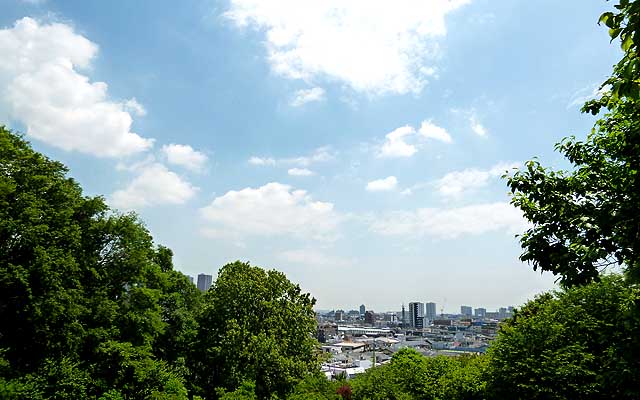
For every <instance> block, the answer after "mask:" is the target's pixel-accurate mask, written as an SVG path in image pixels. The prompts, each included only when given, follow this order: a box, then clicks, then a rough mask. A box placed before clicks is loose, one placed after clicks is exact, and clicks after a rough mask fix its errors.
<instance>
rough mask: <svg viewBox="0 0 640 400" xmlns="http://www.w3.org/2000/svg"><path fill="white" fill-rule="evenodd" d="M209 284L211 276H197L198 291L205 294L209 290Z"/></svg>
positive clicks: (211, 279)
mask: <svg viewBox="0 0 640 400" xmlns="http://www.w3.org/2000/svg"><path fill="white" fill-rule="evenodd" d="M211 282H213V277H212V276H211V275H207V274H198V289H200V291H202V292H206V291H207V290H209V287H210V286H211Z"/></svg>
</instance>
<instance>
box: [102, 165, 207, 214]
mask: <svg viewBox="0 0 640 400" xmlns="http://www.w3.org/2000/svg"><path fill="white" fill-rule="evenodd" d="M137 168H138V175H137V176H136V177H135V178H134V179H133V180H132V181H131V183H129V185H127V187H126V188H124V189H121V190H117V191H115V192H114V193H113V194H112V195H111V197H110V199H109V204H110V205H112V206H113V207H116V208H119V209H123V210H131V209H139V208H142V207H147V206H154V205H164V204H184V203H185V202H187V201H188V200H190V199H191V198H192V197H194V196H195V195H196V193H197V192H198V190H199V189H198V188H197V187H194V186H192V185H191V184H190V183H189V182H186V181H185V180H183V179H182V178H181V177H180V176H179V175H178V174H176V173H175V172H172V171H169V170H168V169H167V167H165V166H164V165H162V164H160V163H156V162H154V163H150V164H146V165H140V166H138V167H137Z"/></svg>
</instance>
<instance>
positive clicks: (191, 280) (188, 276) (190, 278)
mask: <svg viewBox="0 0 640 400" xmlns="http://www.w3.org/2000/svg"><path fill="white" fill-rule="evenodd" d="M187 278H189V282H191V283H193V276H191V275H187Z"/></svg>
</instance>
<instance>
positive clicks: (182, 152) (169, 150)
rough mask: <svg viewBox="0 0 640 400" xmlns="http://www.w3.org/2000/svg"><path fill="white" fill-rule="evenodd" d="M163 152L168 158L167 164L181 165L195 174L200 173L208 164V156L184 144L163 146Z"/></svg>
mask: <svg viewBox="0 0 640 400" xmlns="http://www.w3.org/2000/svg"><path fill="white" fill-rule="evenodd" d="M162 152H163V153H164V155H165V156H166V157H167V162H168V163H169V164H173V165H179V166H181V167H184V168H187V169H188V170H191V171H194V172H200V171H202V170H203V169H204V167H205V166H206V164H207V160H208V159H207V156H206V155H205V154H203V153H201V152H199V151H196V150H194V149H193V147H191V146H188V145H184V144H173V143H172V144H169V145H164V146H162Z"/></svg>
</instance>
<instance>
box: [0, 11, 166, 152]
mask: <svg viewBox="0 0 640 400" xmlns="http://www.w3.org/2000/svg"><path fill="white" fill-rule="evenodd" d="M97 52H98V46H97V45H96V44H94V43H92V42H91V41H89V40H88V39H86V38H85V37H83V36H82V35H79V34H77V33H76V32H74V30H73V29H72V28H71V27H70V26H68V25H65V24H61V23H51V24H40V23H39V22H37V21H36V20H34V19H32V18H23V19H21V20H18V21H17V22H16V23H15V24H14V26H13V27H12V28H6V29H0V54H2V57H3V60H2V63H0V88H2V89H0V90H1V92H0V109H4V111H5V113H6V114H8V116H9V117H10V118H13V119H15V120H18V121H21V122H22V123H24V124H25V125H26V128H27V134H28V135H29V136H31V137H34V138H36V139H38V140H41V141H43V142H46V143H48V144H50V145H52V146H55V147H58V148H61V149H64V150H68V151H80V152H83V153H88V154H92V155H95V156H98V157H121V156H127V155H131V154H135V153H139V152H143V151H145V150H147V149H149V148H150V147H151V146H152V145H153V140H152V139H145V138H143V137H141V136H139V135H138V134H136V133H134V132H132V131H131V125H132V117H131V114H130V111H132V112H133V113H135V114H138V115H140V114H143V113H144V111H143V110H144V108H143V107H142V106H141V105H140V104H139V103H138V102H137V101H135V99H132V100H128V101H125V102H118V101H113V100H109V98H108V95H107V84H106V83H104V82H91V81H90V79H89V77H87V76H85V75H83V74H81V73H79V72H78V70H82V69H85V70H86V69H87V68H88V67H89V66H90V64H91V61H92V60H93V59H94V58H95V56H96V54H97Z"/></svg>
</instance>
